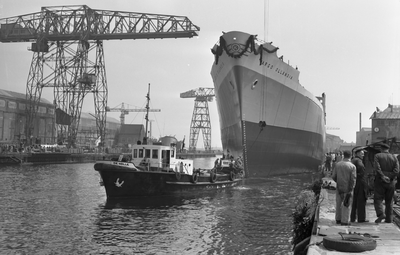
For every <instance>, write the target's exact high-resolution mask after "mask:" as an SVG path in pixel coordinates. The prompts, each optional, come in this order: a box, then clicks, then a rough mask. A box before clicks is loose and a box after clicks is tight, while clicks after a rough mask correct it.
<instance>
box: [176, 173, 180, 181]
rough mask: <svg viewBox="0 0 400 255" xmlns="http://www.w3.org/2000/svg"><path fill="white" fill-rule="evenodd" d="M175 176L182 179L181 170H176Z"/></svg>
mask: <svg viewBox="0 0 400 255" xmlns="http://www.w3.org/2000/svg"><path fill="white" fill-rule="evenodd" d="M175 177H176V179H177V180H178V181H179V180H180V179H181V173H180V172H175Z"/></svg>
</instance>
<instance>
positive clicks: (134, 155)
mask: <svg viewBox="0 0 400 255" xmlns="http://www.w3.org/2000/svg"><path fill="white" fill-rule="evenodd" d="M133 158H137V149H134V150H133Z"/></svg>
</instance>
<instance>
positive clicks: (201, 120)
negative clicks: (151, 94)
mask: <svg viewBox="0 0 400 255" xmlns="http://www.w3.org/2000/svg"><path fill="white" fill-rule="evenodd" d="M214 96H215V94H214V88H198V89H192V90H189V91H187V92H184V93H181V94H180V97H181V98H194V109H193V115H192V122H191V124H190V137H189V151H195V150H196V145H197V140H198V138H199V133H200V130H201V131H202V133H203V142H204V149H205V150H206V151H210V150H211V121H210V112H209V110H208V102H212V100H213V97H214Z"/></svg>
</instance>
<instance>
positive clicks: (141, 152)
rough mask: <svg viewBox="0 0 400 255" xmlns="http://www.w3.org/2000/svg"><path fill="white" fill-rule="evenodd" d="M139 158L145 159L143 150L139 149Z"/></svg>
mask: <svg viewBox="0 0 400 255" xmlns="http://www.w3.org/2000/svg"><path fill="white" fill-rule="evenodd" d="M139 158H143V149H139Z"/></svg>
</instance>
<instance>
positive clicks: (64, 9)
mask: <svg viewBox="0 0 400 255" xmlns="http://www.w3.org/2000/svg"><path fill="white" fill-rule="evenodd" d="M199 31H200V28H199V27H198V26H196V25H194V24H193V23H192V22H191V21H190V20H189V19H188V18H187V17H184V16H173V15H160V14H148V13H135V12H124V11H108V10H96V9H91V8H89V7H88V6H86V5H72V6H56V7H42V8H41V11H40V12H37V13H32V14H26V15H20V16H15V17H9V18H2V19H0V41H1V42H3V43H6V42H31V43H32V46H31V48H30V50H31V51H32V52H33V57H32V62H31V66H30V70H29V75H28V79H27V86H26V99H27V101H28V102H29V103H28V105H27V106H26V125H25V127H26V130H25V136H26V139H27V142H28V144H29V143H31V138H32V137H33V136H32V135H33V134H35V133H38V131H37V130H36V132H35V130H34V127H35V125H34V121H35V120H36V113H37V112H38V103H39V102H40V98H41V94H42V90H43V88H45V87H53V88H54V103H55V105H56V108H57V109H56V112H57V110H59V111H58V112H61V115H63V116H64V117H63V118H56V123H57V134H58V137H59V138H60V137H64V138H66V139H67V141H68V143H69V145H70V146H74V143H75V140H76V136H77V131H78V126H79V120H80V115H81V109H82V104H83V100H84V98H85V96H86V95H87V94H89V93H92V94H93V96H94V105H95V118H96V126H97V132H98V137H100V139H101V140H100V141H101V142H100V144H101V145H104V140H105V135H106V106H107V99H108V88H107V79H106V70H105V63H104V48H103V40H122V39H161V38H185V37H186V38H191V37H193V36H197V35H198V32H199ZM65 116H67V118H65Z"/></svg>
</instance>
